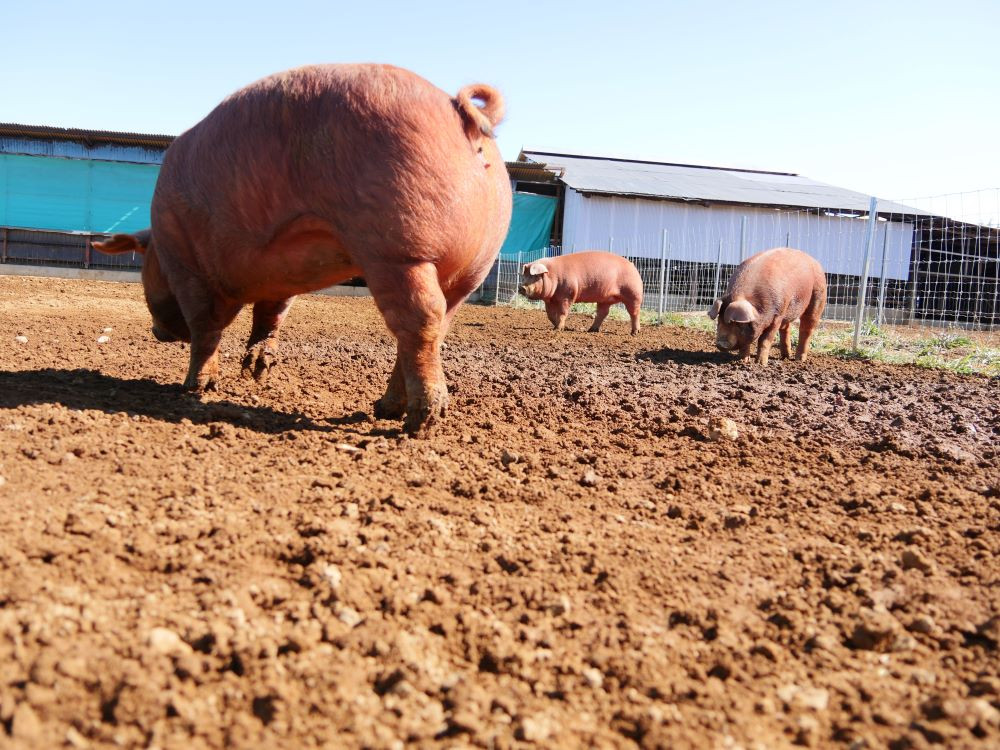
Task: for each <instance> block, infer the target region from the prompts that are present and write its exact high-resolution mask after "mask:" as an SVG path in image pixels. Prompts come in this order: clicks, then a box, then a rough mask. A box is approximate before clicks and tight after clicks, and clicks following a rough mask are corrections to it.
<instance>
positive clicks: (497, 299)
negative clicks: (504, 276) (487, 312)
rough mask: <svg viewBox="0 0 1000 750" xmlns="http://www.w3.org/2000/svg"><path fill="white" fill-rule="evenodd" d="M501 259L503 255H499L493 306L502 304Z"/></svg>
mask: <svg viewBox="0 0 1000 750" xmlns="http://www.w3.org/2000/svg"><path fill="white" fill-rule="evenodd" d="M500 261H501V256H500V255H497V286H496V291H495V292H494V293H493V307H496V306H497V305H499V304H500Z"/></svg>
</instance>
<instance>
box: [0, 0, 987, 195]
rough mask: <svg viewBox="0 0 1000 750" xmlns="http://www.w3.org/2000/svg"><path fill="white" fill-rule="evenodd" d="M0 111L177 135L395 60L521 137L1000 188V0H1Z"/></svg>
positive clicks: (877, 181) (42, 120) (957, 187)
mask: <svg viewBox="0 0 1000 750" xmlns="http://www.w3.org/2000/svg"><path fill="white" fill-rule="evenodd" d="M0 23H2V27H0V28H2V36H0V38H2V43H0V72H2V74H3V85H2V86H0V121H3V122H18V123H25V124H35V125H57V126H61V127H81V128H95V129H106V130H121V131H135V132H145V133H167V134H176V133H179V132H181V131H182V130H184V129H186V128H188V127H190V126H191V125H193V124H194V123H195V122H197V121H198V120H199V119H200V118H201V117H203V116H204V115H205V114H206V113H207V112H208V111H209V110H210V109H211V108H212V107H213V106H214V105H215V104H216V103H217V102H218V101H219V100H220V99H222V98H223V97H224V96H226V95H227V94H229V93H230V92H232V91H234V90H235V89H237V88H239V87H241V86H242V85H244V84H246V83H249V82H250V81H253V80H255V79H257V78H259V77H261V76H263V75H266V74H268V73H272V72H274V71H277V70H282V69H285V68H290V67H295V66H298V65H302V64H306V63H313V62H359V61H373V62H389V63H393V64H396V65H401V66H404V67H407V68H410V69H412V70H415V71H416V72H418V73H420V74H421V75H423V76H424V77H426V78H428V79H429V80H430V81H432V82H433V83H434V84H436V85H437V86H439V87H441V88H443V89H444V90H446V91H448V92H449V93H454V92H455V91H456V90H457V89H458V88H459V87H461V86H462V85H464V84H466V83H471V82H474V81H483V82H486V83H490V84H493V85H495V86H497V87H499V88H500V89H501V90H502V91H503V93H504V95H505V97H506V100H507V104H508V116H507V120H506V121H505V123H504V124H503V125H501V127H500V129H499V144H500V147H501V149H502V151H503V154H504V156H505V158H507V159H514V158H516V156H517V154H518V152H519V150H520V149H521V147H522V146H523V147H529V148H534V149H539V150H549V151H564V152H570V153H587V154H596V155H606V156H624V157H633V158H643V159H652V160H661V161H671V162H682V163H693V164H711V165H720V166H732V167H746V168H755V169H768V170H778V171H791V172H798V173H800V174H804V175H807V176H809V177H812V178H813V179H817V180H821V181H824V182H829V183H832V184H835V185H840V186H842V187H848V188H853V189H856V190H860V191H864V192H869V193H874V194H877V195H879V196H881V197H885V198H912V197H922V196H931V195H939V194H943V193H952V192H958V191H963V190H975V189H979V188H995V187H1000V96H998V94H1000V54H998V52H997V49H998V47H1000V44H998V41H997V40H998V37H1000V2H998V0H979V1H975V0H951V1H950V2H946V3H945V2H926V1H925V0H911V1H909V2H901V1H899V0H891V1H887V2H878V0H871V1H870V2H854V1H853V0H848V1H847V2H840V3H810V2H808V1H806V2H802V1H801V0H799V1H798V2H785V1H781V2H732V1H730V0H720V1H719V2H683V3H680V2H663V1H662V0H660V1H659V2H654V1H650V2H635V1H633V0H608V1H606V2H596V1H593V0H577V1H576V2H563V1H562V0H559V1H547V0H533V1H531V2H524V1H522V0H510V1H508V2H499V3H498V2H469V1H468V0H466V1H465V2H447V3H446V2H434V1H433V0H423V1H421V0H413V1H412V2H398V1H396V0H393V1H392V2H379V1H378V0H371V1H369V2H363V1H358V2H349V3H342V2H334V1H332V0H327V2H316V1H312V0H310V1H303V0H269V1H268V2H260V1H259V0H247V1H246V2H240V3H232V4H230V3H214V2H209V0H202V1H201V2H191V0H176V1H174V2H167V3H147V2H138V1H135V0H133V1H131V2H103V1H102V0H95V1H94V2H81V3H77V2H61V3H60V2H48V1H46V0H35V2H31V3H28V2H18V3H8V4H6V5H5V7H4V10H3V12H2V14H0Z"/></svg>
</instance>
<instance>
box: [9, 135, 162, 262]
mask: <svg viewBox="0 0 1000 750" xmlns="http://www.w3.org/2000/svg"><path fill="white" fill-rule="evenodd" d="M172 140H173V137H172V136H167V135H144V134H139V133H117V132H110V131H104V130H82V129H76V128H54V127H46V126H38V125H19V124H14V123H0V190H2V192H0V228H2V239H0V242H2V258H0V259H2V260H3V262H14V263H17V262H23V263H39V262H41V263H47V264H55V265H83V266H85V267H88V266H90V265H101V266H106V267H113V268H122V267H126V268H128V267H138V266H140V265H141V258H138V257H135V256H126V257H119V256H103V255H100V254H96V253H94V254H93V255H92V254H91V251H90V248H89V239H90V236H91V235H94V234H98V235H100V234H107V233H112V232H133V231H137V230H139V229H143V228H145V227H148V226H149V204H150V201H151V199H152V196H153V188H154V187H155V185H156V178H157V176H158V175H159V170H160V164H161V163H162V161H163V154H164V153H165V152H166V150H167V147H168V146H169V145H170V143H171V141H172Z"/></svg>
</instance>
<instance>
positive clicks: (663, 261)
mask: <svg viewBox="0 0 1000 750" xmlns="http://www.w3.org/2000/svg"><path fill="white" fill-rule="evenodd" d="M666 269H667V230H666V229H664V230H663V239H662V240H661V241H660V302H659V304H658V305H657V308H656V314H657V315H658V316H659V317H661V318H662V317H663V297H664V295H665V294H666V291H667V290H666V286H665V279H666Z"/></svg>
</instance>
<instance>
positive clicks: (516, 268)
mask: <svg viewBox="0 0 1000 750" xmlns="http://www.w3.org/2000/svg"><path fill="white" fill-rule="evenodd" d="M521 265H522V263H521V251H520V250H518V251H517V265H516V266H514V295H513V296H512V297H511V299H512V300H513V299H514V298H515V297H517V287H518V286H519V284H518V282H519V281H520V279H521Z"/></svg>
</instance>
